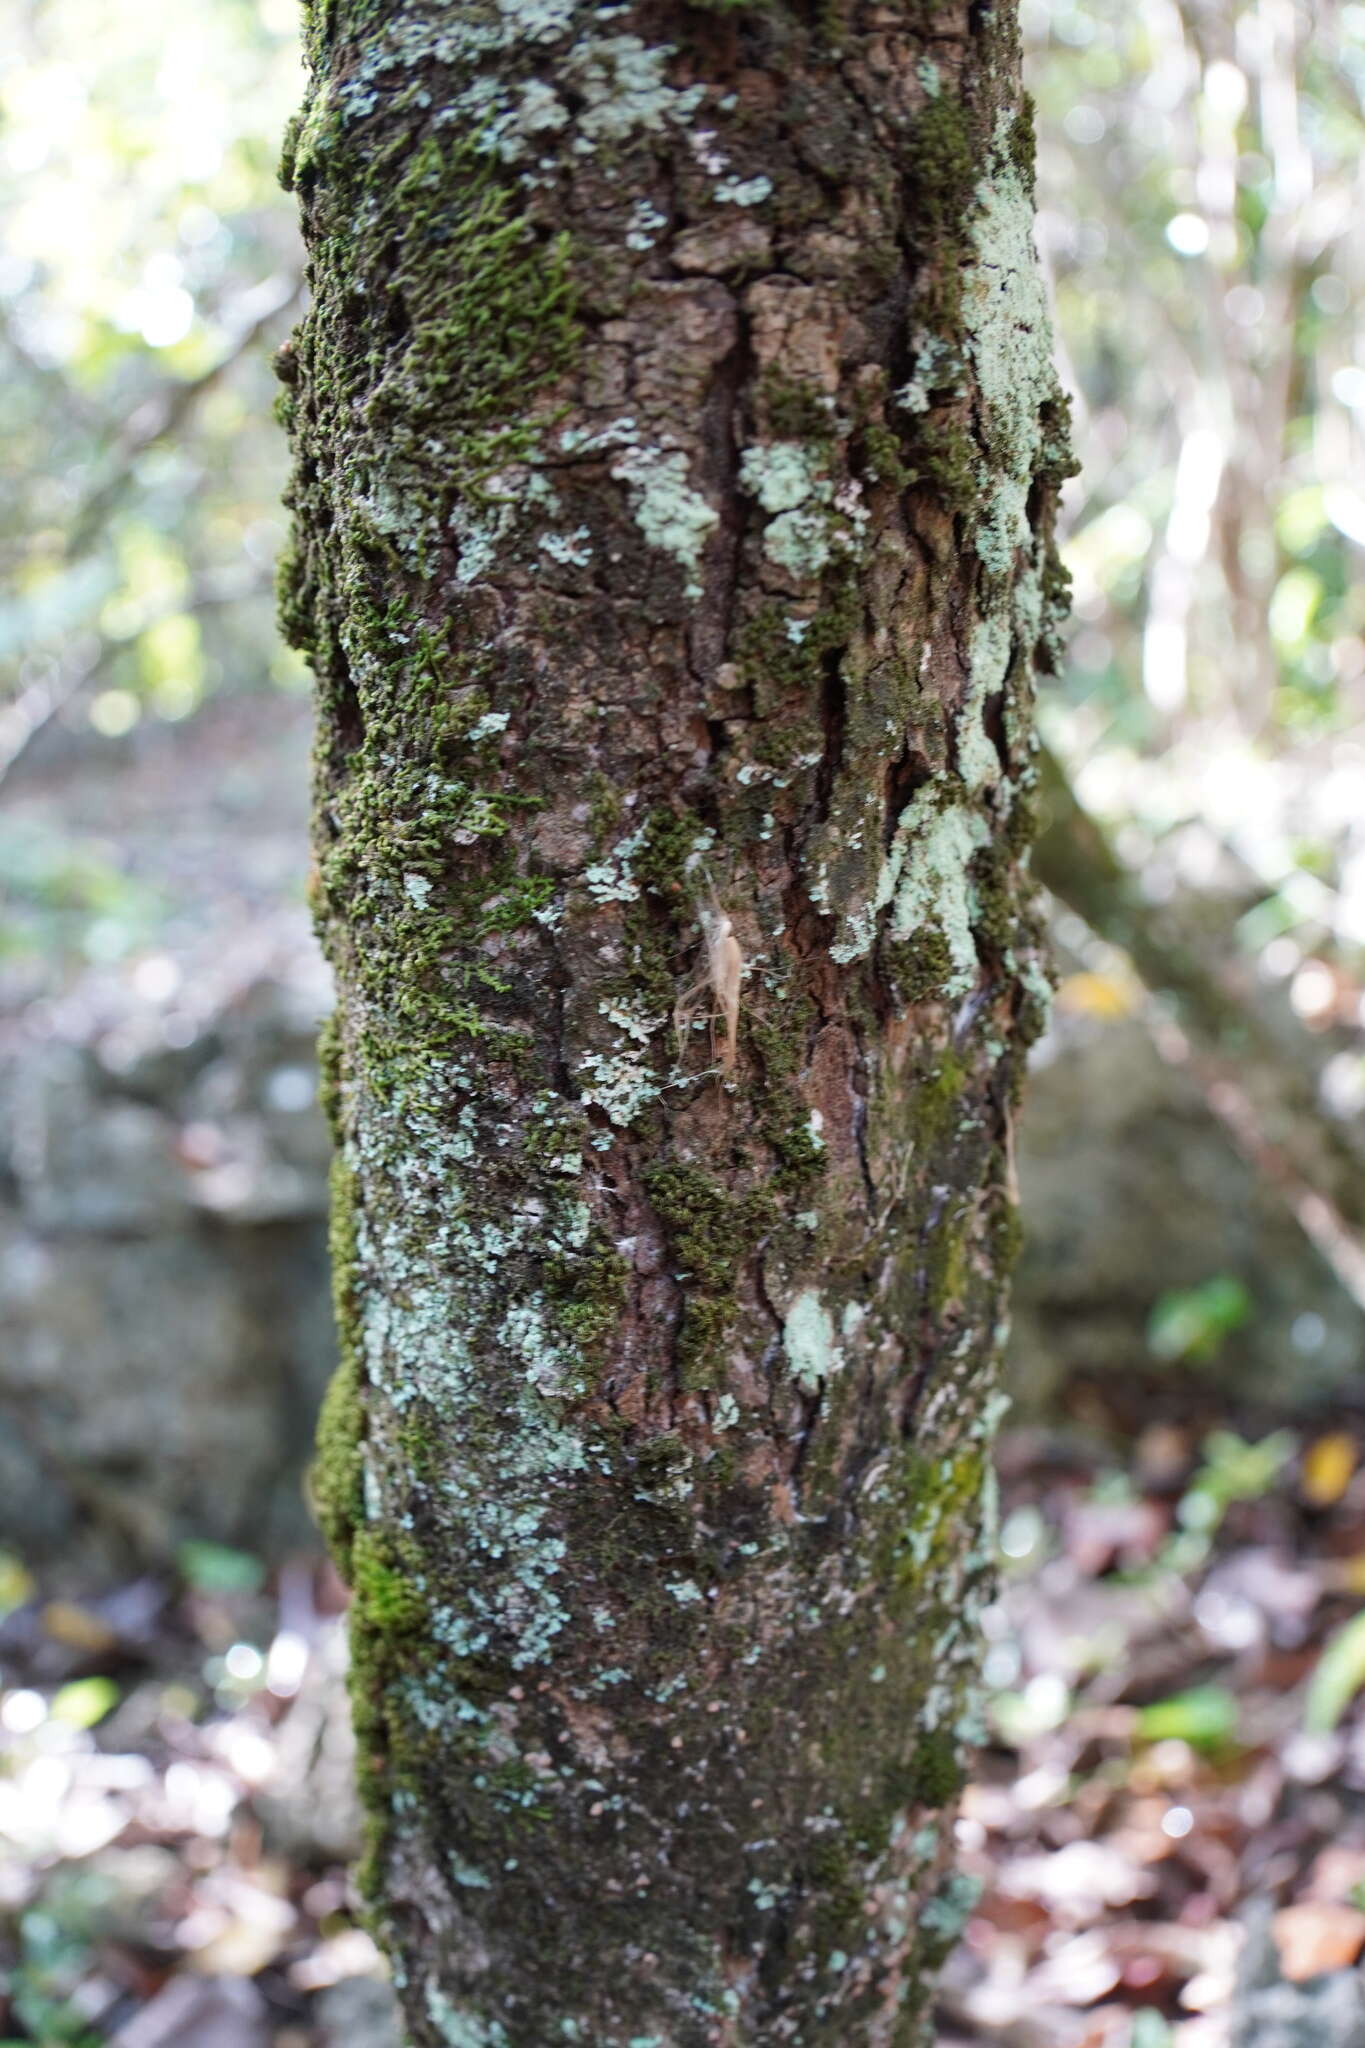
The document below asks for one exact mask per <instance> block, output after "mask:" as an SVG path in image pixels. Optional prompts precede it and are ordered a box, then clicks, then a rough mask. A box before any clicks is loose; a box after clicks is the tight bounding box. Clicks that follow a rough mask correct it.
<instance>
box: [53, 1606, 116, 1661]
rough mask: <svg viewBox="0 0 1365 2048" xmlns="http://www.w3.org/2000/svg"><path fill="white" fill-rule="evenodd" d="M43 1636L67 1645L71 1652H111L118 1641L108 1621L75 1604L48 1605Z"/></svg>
mask: <svg viewBox="0 0 1365 2048" xmlns="http://www.w3.org/2000/svg"><path fill="white" fill-rule="evenodd" d="M43 1633H44V1634H45V1635H49V1636H51V1637H52V1640H53V1641H54V1642H57V1643H65V1645H66V1647H67V1649H68V1650H85V1651H87V1652H98V1651H100V1650H111V1649H112V1648H113V1647H114V1644H115V1643H116V1642H117V1641H118V1637H117V1636H116V1635H115V1634H114V1631H113V1629H111V1628H110V1626H109V1624H108V1622H107V1621H102V1620H101V1619H100V1617H99V1615H98V1614H92V1613H91V1612H90V1609H89V1608H88V1607H77V1606H76V1604H75V1602H74V1601H71V1600H49V1601H48V1603H47V1605H46V1607H44V1609H43Z"/></svg>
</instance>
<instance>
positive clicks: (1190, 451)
mask: <svg viewBox="0 0 1365 2048" xmlns="http://www.w3.org/2000/svg"><path fill="white" fill-rule="evenodd" d="M1023 15H1024V21H1025V30H1026V36H1027V39H1028V44H1029V49H1030V56H1029V73H1030V81H1031V85H1032V88H1033V91H1034V93H1035V96H1036V98H1037V102H1038V109H1039V137H1040V148H1039V204H1040V216H1039V240H1040V244H1041V247H1042V250H1043V254H1044V259H1045V262H1046V264H1047V267H1048V269H1049V271H1050V273H1051V277H1052V281H1053V286H1054V294H1055V304H1056V312H1057V327H1058V341H1059V348H1060V352H1061V357H1062V368H1063V374H1064V377H1065V379H1066V381H1067V383H1068V384H1069V386H1070V387H1071V388H1072V390H1073V392H1074V393H1075V395H1076V434H1077V444H1078V448H1079V452H1080V455H1081V459H1082V463H1083V474H1082V477H1081V478H1080V479H1079V481H1078V482H1077V483H1076V484H1074V485H1072V486H1071V488H1070V493H1069V496H1068V500H1067V512H1066V518H1067V526H1068V532H1067V537H1066V542H1065V554H1066V559H1067V561H1068V563H1069V565H1070V568H1071V571H1072V574H1073V578H1074V588H1075V608H1076V619H1075V627H1074V630H1073V633H1072V637H1071V642H1070V657H1069V661H1068V665H1067V670H1066V674H1065V677H1064V678H1063V679H1062V681H1061V683H1060V685H1059V686H1058V687H1056V688H1054V689H1052V690H1050V691H1049V692H1048V693H1047V695H1046V697H1045V699H1044V703H1043V707H1042V715H1043V724H1044V730H1045V733H1046V736H1047V737H1048V739H1049V740H1050V741H1051V743H1052V745H1053V747H1054V749H1055V750H1056V751H1057V752H1058V754H1059V755H1060V756H1061V758H1062V759H1063V760H1064V761H1065V762H1066V763H1067V764H1068V766H1069V767H1070V769H1071V772H1072V775H1073V777H1074V779H1075V782H1076V785H1077V788H1078V791H1079V794H1080V795H1081V797H1082V800H1083V801H1084V802H1085V803H1086V805H1087V806H1088V808H1089V809H1090V810H1091V811H1092V812H1093V813H1095V814H1096V815H1098V816H1100V817H1101V818H1103V819H1104V820H1105V821H1106V822H1107V823H1109V824H1111V825H1112V826H1114V827H1115V828H1116V830H1117V833H1118V841H1119V847H1120V851H1121V852H1122V853H1123V855H1124V857H1125V859H1126V860H1127V862H1128V864H1129V866H1130V867H1132V868H1134V869H1137V870H1140V871H1141V873H1142V875H1143V879H1144V882H1145V884H1146V886H1147V888H1148V892H1149V894H1150V895H1152V896H1153V897H1154V898H1155V899H1157V900H1161V899H1162V898H1164V897H1166V896H1169V895H1170V894H1171V893H1173V892H1174V891H1176V890H1178V889H1180V888H1188V887H1194V888H1196V889H1198V888H1205V887H1213V888H1215V889H1217V890H1220V891H1223V892H1227V893H1230V894H1232V895H1233V896H1234V897H1240V898H1241V899H1242V902H1243V905H1244V907H1250V909H1251V910H1252V912H1253V914H1252V915H1251V916H1249V917H1247V918H1244V920H1243V922H1242V924H1241V925H1240V926H1239V927H1238V928H1237V937H1238V940H1239V942H1240V944H1241V946H1242V948H1243V949H1244V950H1245V951H1246V952H1248V953H1250V954H1252V955H1254V956H1256V957H1257V960H1258V964H1259V965H1260V966H1261V968H1262V970H1263V971H1264V972H1265V973H1266V974H1267V975H1268V976H1270V977H1272V978H1283V979H1285V980H1287V981H1289V983H1290V986H1291V993H1292V997H1293V1001H1294V1006H1295V1008H1296V1009H1297V1010H1298V1011H1299V1013H1300V1015H1301V1016H1303V1017H1304V1018H1305V1020H1306V1021H1307V1022H1309V1023H1310V1024H1311V1025H1314V1026H1315V1027H1317V1026H1320V1025H1323V1024H1325V1023H1328V1022H1332V1021H1336V1022H1339V1023H1340V1022H1345V1023H1347V1024H1349V1025H1350V1026H1351V1027H1352V1029H1353V1030H1358V1028H1359V1024H1360V1022H1361V1018H1360V1011H1359V994H1358V991H1359V968H1360V956H1361V950H1362V947H1365V749H1362V747H1361V745H1360V744H1359V738H1358V733H1357V734H1356V735H1355V736H1353V730H1352V729H1353V728H1354V727H1357V726H1358V721H1359V718H1360V714H1361V708H1362V699H1363V698H1365V579H1362V576H1361V573H1360V571H1361V550H1362V548H1365V461H1362V454H1363V453H1365V449H1363V448H1362V422H1365V342H1363V339H1362V334H1361V281H1362V270H1365V246H1363V245H1362V243H1361V238H1360V235H1359V231H1358V225H1357V224H1358V221H1359V218H1360V212H1361V203H1362V196H1363V195H1362V171H1361V165H1362V141H1363V140H1365V119H1363V118H1362V88H1363V87H1365V7H1362V6H1360V5H1346V6H1341V7H1320V8H1319V7H1306V6H1297V5H1294V4H1292V0H1216V4H1214V5H1212V6H1210V5H1207V4H1202V0H1200V4H1196V0H1159V4H1155V5H1152V6H1144V7H1140V8H1134V7H1130V6H1124V5H1121V4H1119V0H1024V4H1023ZM1324 964H1326V965H1327V966H1328V967H1329V968H1330V970H1331V971H1332V973H1333V974H1334V975H1335V977H1336V981H1335V983H1334V984H1333V985H1329V983H1328V981H1327V979H1326V978H1325V976H1324V974H1323V973H1322V972H1321V969H1322V967H1323V966H1324ZM1305 970H1306V971H1305ZM1343 975H1344V978H1345V984H1346V985H1345V987H1344V988H1343V987H1342V986H1341V980H1342V977H1343ZM1337 1079H1338V1084H1339V1087H1340V1089H1341V1092H1343V1094H1345V1095H1349V1096H1350V1097H1351V1098H1352V1100H1353V1102H1355V1106H1359V1104H1358V1101H1356V1098H1358V1097H1359V1096H1360V1094H1361V1090H1362V1086H1365V1077H1362V1074H1361V1072H1360V1069H1359V1063H1358V1061H1357V1062H1356V1065H1355V1066H1354V1067H1353V1069H1352V1071H1351V1072H1350V1073H1349V1074H1348V1073H1346V1072H1345V1071H1344V1070H1342V1071H1341V1072H1339V1074H1338V1077H1337Z"/></svg>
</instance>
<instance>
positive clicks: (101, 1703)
mask: <svg viewBox="0 0 1365 2048" xmlns="http://www.w3.org/2000/svg"><path fill="white" fill-rule="evenodd" d="M118 1701H119V1690H118V1687H117V1686H116V1685H115V1683H114V1681H113V1679H112V1678H73V1679H72V1680H71V1683H70V1684H69V1685H64V1686H61V1687H60V1688H59V1690H58V1691H57V1693H56V1694H55V1695H54V1697H53V1701H52V1718H53V1720H54V1721H65V1723H66V1725H67V1727H68V1728H93V1727H94V1725H95V1723H96V1722H97V1721H102V1720H103V1719H104V1717H105V1715H106V1714H108V1713H111V1712H112V1711H113V1709H114V1708H115V1707H116V1706H117V1705H118Z"/></svg>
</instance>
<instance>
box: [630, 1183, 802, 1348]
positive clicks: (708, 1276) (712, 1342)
mask: <svg viewBox="0 0 1365 2048" xmlns="http://www.w3.org/2000/svg"><path fill="white" fill-rule="evenodd" d="M644 1180H645V1187H646V1189H647V1190H648V1193H649V1199H650V1201H651V1202H652V1203H653V1205H654V1208H655V1211H656V1212H657V1214H658V1217H659V1220H660V1222H661V1223H662V1224H663V1226H664V1229H665V1231H666V1232H667V1235H668V1242H669V1245H670V1247H671V1249H672V1252H673V1255H674V1257H675V1258H676V1259H677V1261H678V1268H679V1270H678V1279H679V1282H680V1284H681V1286H682V1289H683V1303H684V1305H683V1316H682V1326H681V1328H680V1330H679V1333H678V1344H677V1357H678V1367H679V1371H680V1373H681V1376H682V1381H683V1385H684V1386H685V1387H688V1388H691V1389H700V1388H704V1387H713V1386H715V1385H717V1384H718V1383H719V1381H720V1379H721V1376H722V1375H721V1359H720V1357H719V1352H720V1347H721V1344H722V1341H723V1339H724V1336H725V1333H726V1331H727V1329H728V1328H729V1325H730V1322H731V1320H732V1319H733V1316H734V1312H735V1289H736V1284H737V1282H738V1279H739V1276H740V1274H741V1273H742V1271H743V1269H744V1267H745V1265H746V1264H747V1262H748V1260H749V1259H750V1257H751V1256H752V1254H753V1251H754V1247H755V1246H756V1245H757V1243H758V1240H759V1238H760V1237H761V1236H762V1234H763V1232H764V1230H765V1229H767V1228H768V1227H769V1226H770V1225H771V1223H772V1221H773V1218H774V1216H775V1214H776V1208H775V1204H774V1201H773V1198H772V1195H771V1194H770V1193H769V1192H768V1191H767V1190H766V1189H762V1188H759V1189H754V1190H753V1191H751V1192H750V1193H748V1194H743V1195H733V1194H730V1193H729V1192H728V1191H727V1190H726V1189H725V1188H723V1187H721V1186H720V1185H719V1183H717V1182H716V1181H713V1180H712V1179H711V1178H710V1177H709V1176H708V1175H707V1174H705V1173H703V1172H702V1170H701V1168H700V1167H698V1166H692V1165H689V1164H686V1163H684V1162H681V1161H675V1162H672V1163H669V1164H666V1165H661V1166H655V1167H651V1168H648V1169H647V1170H646V1172H645V1176H644Z"/></svg>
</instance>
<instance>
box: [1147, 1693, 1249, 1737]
mask: <svg viewBox="0 0 1365 2048" xmlns="http://www.w3.org/2000/svg"><path fill="white" fill-rule="evenodd" d="M1138 1733H1139V1735H1140V1736H1141V1737H1142V1739H1143V1741H1144V1742H1171V1741H1176V1742H1188V1743H1189V1745H1190V1748H1191V1749H1204V1750H1210V1749H1225V1748H1226V1747H1227V1745H1228V1744H1229V1743H1230V1742H1235V1741H1236V1739H1237V1701H1236V1700H1235V1699H1234V1697H1233V1695H1232V1694H1231V1693H1230V1692H1228V1691H1227V1690H1226V1689H1225V1688H1224V1687H1223V1686H1221V1685H1195V1686H1191V1687H1190V1690H1189V1691H1188V1692H1179V1693H1176V1694H1174V1695H1173V1697H1172V1698H1170V1699H1168V1700H1154V1701H1153V1703H1152V1705H1151V1706H1150V1707H1144V1708H1143V1709H1142V1712H1141V1713H1140V1714H1139V1715H1138Z"/></svg>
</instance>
